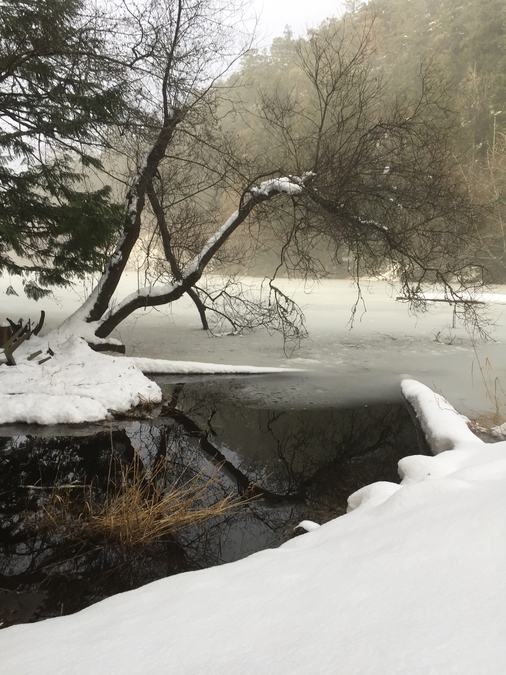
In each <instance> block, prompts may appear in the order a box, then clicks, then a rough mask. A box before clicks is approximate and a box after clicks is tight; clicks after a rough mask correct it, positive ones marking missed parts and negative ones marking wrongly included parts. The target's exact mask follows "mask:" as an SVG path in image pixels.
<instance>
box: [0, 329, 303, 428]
mask: <svg viewBox="0 0 506 675" xmlns="http://www.w3.org/2000/svg"><path fill="white" fill-rule="evenodd" d="M38 350H40V351H41V352H42V355H41V356H40V357H39V359H42V358H44V357H45V356H46V355H47V354H48V350H50V351H49V354H52V356H51V358H50V359H49V360H47V361H45V362H44V363H42V364H39V363H38V360H39V359H32V360H29V357H30V355H31V354H34V353H35V352H37V351H38ZM15 357H16V365H15V366H7V365H5V364H4V365H0V424H14V423H18V422H19V423H27V424H43V425H52V424H77V423H83V422H98V421H100V420H105V419H107V418H109V417H110V415H111V413H112V412H114V413H125V412H127V411H128V410H130V409H131V408H134V407H137V406H139V405H143V404H157V403H160V401H161V400H162V392H161V389H160V387H159V386H158V385H157V384H156V383H155V382H153V381H152V380H150V379H149V378H148V377H146V375H147V374H155V373H156V374H158V375H160V374H202V373H207V374H239V373H242V374H258V373H286V372H290V371H292V372H293V370H294V369H288V368H260V367H255V366H233V365H221V364H215V363H199V362H195V361H166V360H161V359H147V358H137V357H125V356H120V355H114V356H112V355H109V354H104V353H100V352H95V351H92V350H91V349H90V347H89V346H88V345H87V343H86V341H85V340H84V339H83V338H80V337H76V336H70V337H69V336H61V335H59V334H58V333H52V334H50V335H48V336H46V337H45V338H36V337H33V336H32V337H31V338H30V340H28V341H27V342H25V343H23V345H21V347H19V349H17V350H16V352H15Z"/></svg>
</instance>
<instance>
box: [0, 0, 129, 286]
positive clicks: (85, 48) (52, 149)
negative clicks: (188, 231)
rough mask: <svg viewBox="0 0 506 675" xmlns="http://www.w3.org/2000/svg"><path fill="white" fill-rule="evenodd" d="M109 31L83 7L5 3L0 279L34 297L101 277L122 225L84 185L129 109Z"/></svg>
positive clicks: (24, 0) (102, 194) (1, 5)
mask: <svg viewBox="0 0 506 675" xmlns="http://www.w3.org/2000/svg"><path fill="white" fill-rule="evenodd" d="M102 28H103V24H102V19H101V17H100V16H99V15H98V14H97V13H93V12H92V10H91V9H90V8H89V7H87V6H86V5H85V4H84V0H43V1H42V2H41V1H40V0H1V1H0V271H4V272H5V271H7V272H9V273H11V274H18V275H23V276H24V283H25V291H26V292H27V294H28V295H31V296H32V297H40V296H42V295H44V294H45V293H47V292H48V290H47V287H48V286H51V285H64V284H66V283H68V281H69V280H70V278H71V277H72V276H73V275H83V274H85V273H88V272H90V271H94V270H97V269H100V268H101V267H102V266H103V263H104V255H105V254H106V252H107V250H108V248H109V247H110V245H111V241H112V236H113V233H115V232H116V230H117V228H118V225H119V221H120V216H121V214H120V212H119V209H118V207H117V206H115V205H114V204H112V203H111V201H110V188H109V187H103V188H101V189H98V190H89V189H86V185H85V172H86V170H87V168H88V167H94V168H99V167H100V161H99V154H100V149H101V148H102V147H103V145H104V134H105V133H106V131H107V129H108V128H109V127H110V126H111V125H112V124H115V123H117V122H119V121H121V120H122V119H123V117H124V114H125V112H124V111H125V109H126V107H125V105H124V100H123V98H124V97H123V91H124V89H123V88H122V86H121V80H122V68H121V67H120V66H118V65H117V64H118V60H117V59H113V58H112V55H111V54H110V53H109V54H108V53H107V50H106V46H107V49H110V45H106V40H105V39H104V37H103V35H104V34H105V33H104V31H103V30H102Z"/></svg>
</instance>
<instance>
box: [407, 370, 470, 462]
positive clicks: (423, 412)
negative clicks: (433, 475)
mask: <svg viewBox="0 0 506 675" xmlns="http://www.w3.org/2000/svg"><path fill="white" fill-rule="evenodd" d="M401 389H402V393H403V395H404V398H405V399H406V400H407V401H408V403H410V404H411V405H412V406H413V409H414V411H415V413H416V416H417V418H418V421H419V422H420V425H421V427H422V430H423V432H424V434H425V438H426V440H427V443H428V444H429V447H430V449H431V452H432V453H433V454H435V455H436V454H438V453H439V452H443V451H444V450H451V449H452V448H455V447H459V446H461V445H471V446H480V444H481V445H483V441H481V440H480V439H479V438H477V436H475V435H474V434H473V432H472V431H471V430H470V429H469V427H468V426H467V424H468V422H469V419H468V418H467V417H464V415H460V414H459V413H458V412H457V411H456V410H455V408H454V407H453V406H452V405H451V404H450V403H448V401H447V400H446V399H445V398H444V397H443V396H441V395H440V394H436V393H435V392H433V391H432V390H431V389H429V387H426V386H425V385H424V384H421V383H420V382H417V381H416V380H403V381H402V382H401Z"/></svg>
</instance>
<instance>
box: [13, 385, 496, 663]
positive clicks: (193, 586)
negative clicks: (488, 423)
mask: <svg viewBox="0 0 506 675" xmlns="http://www.w3.org/2000/svg"><path fill="white" fill-rule="evenodd" d="M402 386H403V390H404V392H405V395H407V397H409V400H410V402H411V403H412V405H413V406H414V407H415V409H416V410H417V414H418V415H419V416H420V420H421V422H422V423H423V425H424V428H426V429H428V430H431V437H432V438H440V436H441V434H442V433H444V434H445V435H446V436H447V437H448V438H451V439H452V442H453V448H454V449H451V450H443V451H441V452H439V454H437V455H436V456H433V457H428V456H411V457H405V458H404V459H403V460H401V462H400V464H399V470H400V474H401V477H402V481H401V483H400V485H397V484H394V483H387V482H379V483H375V484H373V485H369V486H367V487H365V488H362V490H359V491H358V492H356V493H355V494H354V495H351V496H350V499H349V513H348V514H346V515H344V516H341V517H339V518H336V519H335V520H333V521H331V522H329V523H326V524H325V525H323V526H322V527H318V528H314V531H311V532H309V533H307V534H304V535H303V536H301V537H297V538H296V539H294V540H291V541H289V542H287V543H286V544H285V545H283V546H282V547H280V548H279V549H275V550H267V551H263V552H261V553H257V554H254V555H252V556H250V557H249V558H246V559H244V560H241V561H239V562H235V563H232V564H229V565H225V566H222V567H215V568H210V569H207V570H201V571H198V572H190V573H185V574H182V575H178V576H175V577H170V578H167V579H163V580H160V581H157V582H155V583H152V584H149V585H147V586H144V587H142V588H139V589H137V590H135V591H130V592H127V593H123V594H120V595H118V596H115V597H112V598H109V599H108V600H105V601H103V602H100V603H98V604H96V605H94V606H92V607H89V608H88V609H86V610H83V611H81V612H79V613H77V614H74V615H72V616H68V617H62V618H57V619H50V620H47V621H43V622H41V623H38V624H28V625H22V626H13V627H11V628H7V629H4V630H2V631H0V653H1V654H2V658H1V661H0V672H1V673H2V675H3V674H4V673H5V675H8V674H10V673H16V675H35V674H37V675H54V673H56V672H62V673H65V674H66V675H85V674H86V673H89V672H93V673H94V675H106V674H107V675H110V673H122V674H123V673H125V674H127V675H141V674H142V675H159V673H161V672H166V671H167V668H169V670H170V672H171V673H174V674H176V675H182V674H188V675H189V674H190V673H206V674H207V675H215V674H216V675H218V674H219V675H222V673H226V672H231V671H232V670H233V669H235V668H236V667H237V663H238V661H239V662H240V664H241V666H240V669H241V673H242V675H253V674H255V675H258V674H261V675H263V674H265V675H267V674H269V675H270V673H274V672H275V673H278V674H280V675H283V674H286V675H288V674H290V675H294V674H295V675H297V674H301V675H302V674H303V673H304V675H306V674H307V673H310V672H315V673H316V672H318V673H330V674H332V673H347V675H363V673H371V674H376V675H384V674H386V673H388V674H389V675H429V674H433V673H450V672H456V673H457V672H458V673H459V675H477V674H478V673H487V675H502V673H503V672H504V669H505V666H506V645H505V642H504V632H505V630H506V608H505V605H504V602H503V598H504V596H505V592H506V583H505V582H506V579H505V575H504V569H505V568H506V547H505V546H504V542H505V541H506V525H505V522H504V515H503V514H504V511H505V507H506V443H504V442H502V443H495V444H492V445H489V444H485V443H483V442H482V441H480V440H479V439H477V438H476V437H474V436H473V435H472V433H471V432H470V431H469V429H468V428H467V426H465V427H464V426H462V424H461V422H462V420H461V419H459V416H458V413H456V412H455V411H454V410H453V408H452V409H451V410H450V409H444V410H443V409H442V407H441V401H440V397H439V396H438V395H436V394H433V393H432V392H431V391H430V390H429V389H428V388H427V387H425V386H424V385H422V384H420V383H418V382H415V381H412V380H411V381H405V382H403V385H402ZM442 415H444V416H445V417H444V419H443V417H442Z"/></svg>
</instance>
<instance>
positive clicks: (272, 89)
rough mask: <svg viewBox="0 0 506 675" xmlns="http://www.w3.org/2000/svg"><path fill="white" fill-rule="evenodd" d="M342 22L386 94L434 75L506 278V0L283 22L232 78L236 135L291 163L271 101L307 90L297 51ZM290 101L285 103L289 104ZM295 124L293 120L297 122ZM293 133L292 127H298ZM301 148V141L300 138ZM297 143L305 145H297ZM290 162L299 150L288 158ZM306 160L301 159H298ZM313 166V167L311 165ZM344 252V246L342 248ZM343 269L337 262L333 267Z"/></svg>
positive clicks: (466, 0) (381, 7) (360, 10)
mask: <svg viewBox="0 0 506 675" xmlns="http://www.w3.org/2000/svg"><path fill="white" fill-rule="evenodd" d="M332 24H343V25H347V26H348V27H353V30H356V31H357V32H358V33H360V34H361V35H363V36H366V38H364V39H367V41H368V43H369V47H368V63H367V64H364V65H363V67H364V68H366V67H367V68H369V78H370V79H371V78H372V79H373V80H376V81H381V83H382V91H383V95H382V100H383V101H384V100H387V99H388V98H390V100H392V101H394V100H398V99H399V98H400V97H403V96H405V95H407V94H408V93H409V92H413V91H416V90H417V88H418V87H420V82H421V80H420V73H421V72H422V71H424V72H428V73H430V82H432V85H431V86H438V87H439V90H440V100H441V101H443V102H444V105H446V106H447V107H448V108H449V109H451V110H452V113H453V116H454V132H455V133H454V140H453V142H454V152H455V156H456V158H457V159H458V162H459V164H460V167H461V174H462V181H464V182H465V183H466V185H467V186H468V190H469V192H470V193H471V194H472V195H473V197H474V198H475V199H476V200H477V201H478V202H479V203H481V204H483V205H485V207H486V216H484V221H486V222H484V224H483V255H484V258H486V262H487V266H488V267H489V268H491V269H492V270H493V273H494V281H497V282H506V267H505V264H506V254H505V243H506V232H505V229H504V222H505V218H506V203H505V199H506V3H505V2H504V0H377V1H376V2H368V3H359V2H354V1H350V2H348V3H347V11H346V13H345V14H344V16H342V17H341V18H339V19H328V20H327V21H326V22H324V23H323V24H322V25H321V26H320V28H318V29H315V30H312V31H309V33H308V35H307V36H306V37H305V38H294V36H293V34H292V33H291V31H290V28H289V26H287V28H286V30H285V33H284V35H283V36H280V37H278V38H275V39H274V40H273V42H272V45H271V46H270V48H269V49H264V50H253V51H251V52H249V53H248V54H247V55H246V56H245V57H244V58H243V60H242V61H241V64H240V68H239V70H238V71H237V72H236V73H234V75H232V76H231V77H230V78H229V80H228V81H227V82H226V83H223V87H224V90H226V89H227V88H229V89H228V92H227V94H226V96H225V97H224V98H225V99H226V100H227V101H228V104H226V103H222V104H221V107H222V110H221V118H222V125H223V127H224V129H225V130H226V131H227V132H228V133H229V134H231V135H232V136H233V137H234V138H235V139H238V140H239V141H240V145H241V147H242V148H243V152H244V154H245V155H247V156H248V157H250V158H251V162H252V163H254V164H255V166H259V167H262V158H263V157H265V158H268V161H267V159H266V161H265V166H264V167H263V168H264V170H265V172H266V173H268V172H269V171H270V170H272V168H273V166H275V165H273V156H274V155H275V149H276V143H277V145H278V146H279V153H280V155H279V166H280V167H284V166H288V165H289V163H290V162H288V161H287V160H288V159H289V158H288V157H287V147H288V148H289V146H290V138H288V137H287V136H286V129H287V127H288V126H289V124H288V121H287V120H288V117H289V116H290V111H289V110H288V109H287V110H286V119H284V120H283V124H284V133H285V137H284V138H283V139H280V138H277V137H276V133H275V130H273V125H272V119H271V125H270V129H269V125H268V124H267V125H266V123H265V122H266V119H269V110H268V109H266V108H268V106H269V105H270V106H272V102H273V101H274V100H276V101H278V103H279V102H280V101H281V100H282V99H283V97H284V99H285V101H287V102H288V101H289V100H292V101H300V100H302V98H303V97H304V86H305V85H304V81H303V78H302V77H301V68H300V58H299V56H300V52H301V48H302V49H303V45H304V43H308V41H310V40H311V37H312V36H314V35H315V34H318V33H319V32H321V31H325V30H328V28H329V25H332ZM287 107H288V106H287ZM292 131H293V128H292ZM293 133H295V131H294V132H293ZM294 147H295V144H294ZM300 147H301V146H300V144H299V152H300ZM290 159H291V160H292V161H293V158H290ZM297 159H298V161H300V162H303V161H304V158H303V157H298V158H297ZM305 168H307V167H305ZM343 255H344V257H346V253H344V254H343ZM333 271H334V272H335V273H339V271H338V270H336V269H334V270H333Z"/></svg>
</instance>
